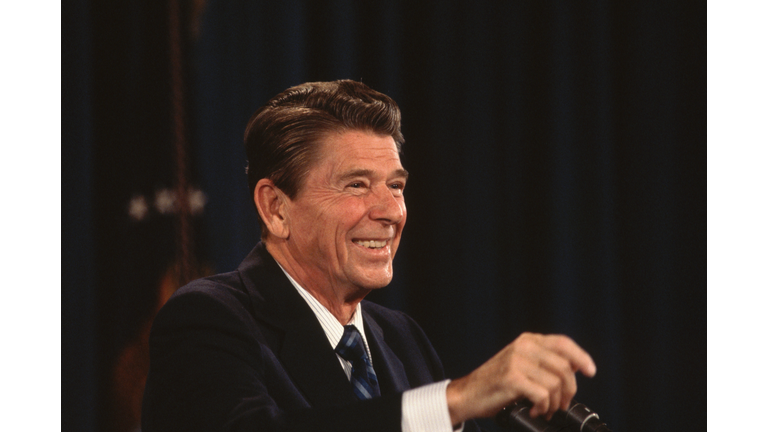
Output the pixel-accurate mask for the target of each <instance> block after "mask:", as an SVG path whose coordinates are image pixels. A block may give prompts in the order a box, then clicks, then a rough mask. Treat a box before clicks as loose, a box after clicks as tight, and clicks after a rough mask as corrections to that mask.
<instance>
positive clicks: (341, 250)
mask: <svg viewBox="0 0 768 432" xmlns="http://www.w3.org/2000/svg"><path fill="white" fill-rule="evenodd" d="M245 142H246V150H247V153H248V161H249V169H248V179H249V185H250V189H251V192H252V196H253V200H254V204H255V206H256V209H257V211H258V215H259V222H260V224H261V230H262V241H261V242H260V243H259V244H258V245H257V246H256V248H255V249H254V250H253V251H252V252H251V254H250V255H249V256H248V257H247V258H246V259H245V260H244V261H243V263H242V264H241V265H240V267H239V268H238V269H237V271H235V272H231V273H226V274H222V275H217V276H213V277H210V278H205V279H201V280H198V281H195V282H192V283H191V284H189V285H187V286H186V287H183V288H181V289H180V290H179V291H177V293H176V294H175V295H174V296H173V297H172V298H171V299H170V300H169V301H168V303H167V304H166V306H165V307H164V308H163V310H162V311H161V312H160V313H159V314H158V316H157V318H156V319H155V323H154V326H153V330H152V335H151V338H150V355H151V362H150V373H149V377H148V379H147V385H146V390H145V396H144V406H143V413H142V430H143V431H144V432H154V431H197V430H199V431H219V430H227V431H240V430H242V431H256V430H258V431H262V430H267V431H272V430H275V431H277V430H296V431H299V430H301V431H307V430H313V431H356V430H359V431H378V430H381V431H397V430H401V429H402V430H411V431H417V430H435V431H439V430H444V431H451V430H454V429H458V428H464V430H466V431H470V430H476V429H477V426H476V425H475V424H474V423H473V422H471V421H468V420H471V419H473V418H479V417H490V416H493V415H495V414H496V413H497V412H498V411H499V410H501V409H502V408H503V407H504V406H506V405H508V404H510V403H512V402H514V401H516V400H519V399H522V398H527V399H529V400H531V401H532V402H533V403H534V406H533V408H532V409H531V414H532V415H534V416H535V415H546V416H550V415H551V414H553V413H554V412H555V411H556V410H557V409H559V408H564V407H566V406H567V405H568V403H569V401H570V399H571V398H572V397H573V394H574V393H575V391H576V381H575V375H574V374H575V372H577V371H581V372H582V373H584V374H586V375H588V376H592V375H594V373H595V365H594V363H593V362H592V360H591V358H590V357H589V355H588V354H587V353H586V352H584V351H583V350H582V349H581V348H579V347H578V346H577V345H576V344H575V343H573V342H572V341H571V340H570V339H568V338H566V337H564V336H544V335H533V334H524V335H522V336H520V337H519V338H518V339H516V340H515V341H514V342H513V343H511V344H510V345H508V346H507V347H506V348H505V349H504V350H502V351H501V352H499V353H498V354H497V355H496V356H494V357H493V358H492V359H490V360H489V361H488V362H486V363H485V364H483V365H482V366H481V367H480V368H478V369H477V370H475V371H474V372H472V373H471V374H470V375H468V376H466V377H463V378H459V379H456V380H453V381H450V380H446V379H445V377H444V376H443V370H442V366H441V364H440V361H439V359H438V358H437V355H436V353H435V351H434V349H433V348H432V346H431V345H430V343H429V341H428V340H427V338H426V336H425V335H424V333H423V332H422V330H421V329H420V328H419V327H418V325H416V323H415V322H414V321H413V320H411V319H410V318H409V317H408V316H406V315H405V314H403V313H400V312H396V311H392V310H389V309H386V308H383V307H381V306H378V305H375V304H373V303H370V302H366V301H363V298H364V297H365V296H366V295H367V294H368V293H369V292H371V291H372V290H375V289H379V288H383V287H384V286H386V285H387V284H389V282H390V281H391V279H392V259H393V258H394V256H395V252H396V251H397V247H398V244H399V242H400V236H401V234H402V231H403V227H404V225H405V221H406V207H405V201H404V197H403V191H404V189H405V185H406V182H407V180H408V172H407V171H406V170H405V169H404V168H403V166H402V165H401V163H400V157H399V151H400V146H401V145H402V143H403V136H402V134H401V132H400V111H399V109H398V107H397V105H396V104H395V102H394V101H393V100H392V99H390V98H389V97H387V96H386V95H383V94H381V93H378V92H376V91H374V90H372V89H370V88H368V87H367V86H365V85H364V84H362V83H358V82H354V81H337V82H332V83H307V84H303V85H300V86H296V87H293V88H290V89H288V90H286V91H285V92H283V93H281V94H279V95H277V96H276V97H274V98H273V99H272V100H270V101H269V102H268V103H267V104H266V105H265V106H264V107H262V108H261V109H259V110H258V111H257V112H256V113H255V114H254V115H253V117H252V118H251V120H250V121H249V124H248V127H247V129H246V134H245ZM351 352H354V353H355V355H353V356H350V353H351Z"/></svg>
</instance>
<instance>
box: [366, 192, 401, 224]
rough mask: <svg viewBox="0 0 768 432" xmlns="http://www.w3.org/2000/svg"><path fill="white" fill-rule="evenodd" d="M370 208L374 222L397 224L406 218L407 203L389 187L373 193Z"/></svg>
mask: <svg viewBox="0 0 768 432" xmlns="http://www.w3.org/2000/svg"><path fill="white" fill-rule="evenodd" d="M370 206H371V207H370V216H371V219H374V220H379V221H382V222H387V223H390V224H397V223H399V222H400V221H402V220H403V218H404V217H405V202H404V201H403V199H402V197H396V196H395V192H394V191H393V190H392V189H390V188H389V187H388V186H383V187H380V188H376V189H375V190H374V191H373V193H372V194H371V201H370Z"/></svg>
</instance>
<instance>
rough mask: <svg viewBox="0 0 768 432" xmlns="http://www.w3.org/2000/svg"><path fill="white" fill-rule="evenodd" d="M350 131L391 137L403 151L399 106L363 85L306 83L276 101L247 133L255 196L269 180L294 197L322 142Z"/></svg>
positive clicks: (252, 122) (250, 183)
mask: <svg viewBox="0 0 768 432" xmlns="http://www.w3.org/2000/svg"><path fill="white" fill-rule="evenodd" d="M350 130H362V131H367V132H373V133H375V134H378V135H387V136H391V137H392V138H393V139H394V141H395V144H396V145H397V150H398V151H400V149H401V146H402V144H403V142H404V138H403V134H402V132H401V131H400V108H399V107H398V106H397V103H395V101H394V100H392V98H390V97H389V96H387V95H385V94H383V93H379V92H377V91H376V90H373V89H372V88H370V87H368V86H367V85H365V84H363V83H361V82H357V81H352V80H340V81H332V82H312V83H304V84H300V85H297V86H295V87H291V88H289V89H287V90H285V91H284V92H282V93H280V94H278V95H277V96H275V97H273V98H272V99H270V100H269V102H267V103H266V104H265V105H264V106H263V107H261V108H259V110H257V111H256V112H255V113H254V114H253V116H251V119H250V120H249V121H248V126H247V127H246V129H245V151H246V154H247V156H248V169H247V172H248V187H249V189H250V191H251V196H253V192H254V189H255V188H256V183H258V181H259V180H261V179H263V178H268V179H270V180H271V181H272V182H273V183H274V184H275V186H277V187H278V188H279V189H280V190H282V191H283V192H284V193H285V194H286V195H288V197H290V198H291V199H293V198H295V197H296V194H297V193H298V192H299V189H300V188H301V186H302V184H303V181H304V179H305V178H306V176H307V174H308V173H309V170H310V169H311V167H312V165H313V164H314V163H315V162H316V160H317V158H318V149H319V147H320V146H319V144H320V143H321V142H322V140H323V138H324V137H326V136H327V135H328V134H330V133H333V132H345V131H350ZM259 222H260V223H261V222H262V221H261V219H259ZM262 228H263V223H262Z"/></svg>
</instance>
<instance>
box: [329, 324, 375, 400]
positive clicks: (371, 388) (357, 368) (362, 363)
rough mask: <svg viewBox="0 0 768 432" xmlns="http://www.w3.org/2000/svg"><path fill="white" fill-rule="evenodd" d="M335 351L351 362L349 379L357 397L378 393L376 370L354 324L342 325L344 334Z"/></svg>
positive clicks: (368, 396)
mask: <svg viewBox="0 0 768 432" xmlns="http://www.w3.org/2000/svg"><path fill="white" fill-rule="evenodd" d="M336 353H337V354H338V355H340V356H341V358H343V359H344V360H346V361H348V362H350V363H352V376H351V377H350V379H349V381H350V382H351V383H352V390H353V391H354V392H355V395H357V397H358V398H359V399H363V400H364V399H370V398H372V397H374V396H379V395H380V393H379V381H378V380H377V379H376V372H374V371H373V366H371V361H370V359H368V354H366V352H365V346H364V344H363V337H362V336H360V332H359V331H357V328H355V326H353V325H347V326H344V335H342V336H341V340H340V341H339V345H337V346H336Z"/></svg>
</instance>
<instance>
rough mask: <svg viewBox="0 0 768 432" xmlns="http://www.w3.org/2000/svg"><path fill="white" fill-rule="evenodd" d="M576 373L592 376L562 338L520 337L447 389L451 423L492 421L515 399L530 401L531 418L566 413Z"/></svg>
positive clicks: (586, 360) (590, 365)
mask: <svg viewBox="0 0 768 432" xmlns="http://www.w3.org/2000/svg"><path fill="white" fill-rule="evenodd" d="M576 371H581V373H583V374H584V375H586V376H588V377H592V376H594V375H595V372H596V371H597V368H596V367H595V363H594V362H593V361H592V358H591V357H590V356H589V354H587V352H586V351H584V350H583V349H581V347H579V346H578V345H576V343H575V342H573V341H572V340H571V339H570V338H568V337H566V336H560V335H540V334H533V333H523V334H522V335H520V336H519V337H518V338H517V339H515V340H514V342H512V343H511V344H509V345H507V346H506V347H505V348H504V349H503V350H501V351H500V352H499V353H498V354H496V355H495V356H493V357H492V358H491V359H490V360H488V361H487V362H485V364H483V365H482V366H480V367H479V368H477V369H476V370H475V371H473V372H472V373H471V374H469V375H467V376H465V377H463V378H459V379H457V380H454V381H451V383H450V384H449V385H448V389H447V390H446V393H447V398H448V411H449V413H450V415H451V422H452V424H454V425H456V424H459V423H461V422H463V421H465V420H468V419H471V418H479V417H492V416H494V415H496V413H498V412H499V411H500V410H501V409H502V408H504V407H505V406H507V405H509V404H510V403H512V402H515V401H518V400H520V399H524V398H525V399H528V400H530V401H531V402H532V403H533V408H531V411H530V414H531V417H536V416H539V415H541V414H546V416H547V418H550V417H551V416H552V414H554V413H555V411H557V410H558V409H567V408H568V405H569V404H570V402H571V398H573V395H574V394H575V393H576V375H575V373H576Z"/></svg>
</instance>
